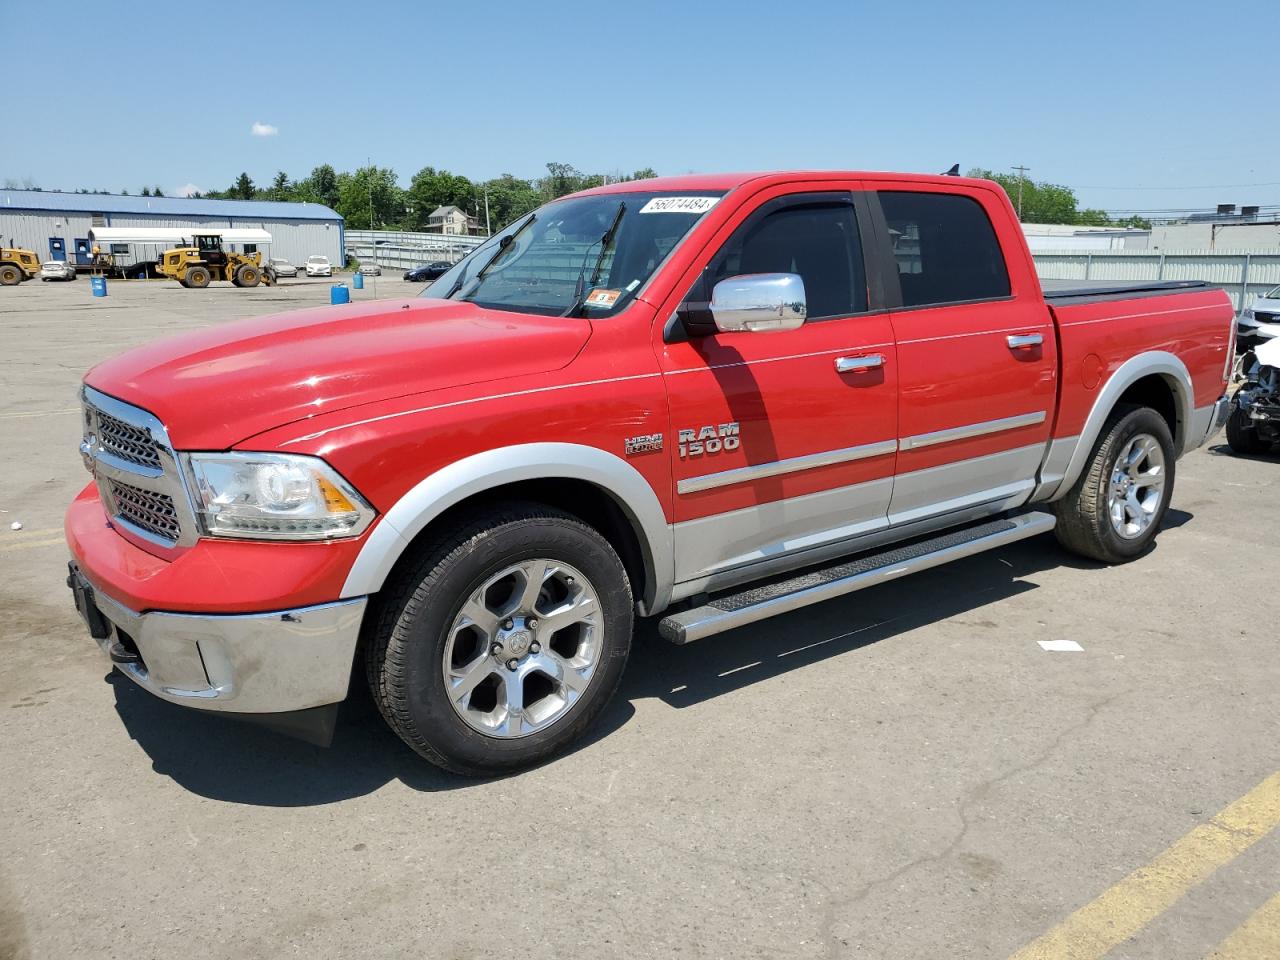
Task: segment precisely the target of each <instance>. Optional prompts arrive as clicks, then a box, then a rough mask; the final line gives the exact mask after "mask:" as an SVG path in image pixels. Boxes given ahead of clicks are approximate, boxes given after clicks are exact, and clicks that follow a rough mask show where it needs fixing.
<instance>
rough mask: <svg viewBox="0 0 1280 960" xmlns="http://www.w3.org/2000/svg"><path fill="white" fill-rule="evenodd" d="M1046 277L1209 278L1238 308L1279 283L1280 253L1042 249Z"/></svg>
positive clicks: (1038, 256)
mask: <svg viewBox="0 0 1280 960" xmlns="http://www.w3.org/2000/svg"><path fill="white" fill-rule="evenodd" d="M1033 256H1034V257H1035V261H1036V271H1037V272H1038V273H1039V274H1040V276H1041V278H1042V279H1045V280H1097V281H1100V282H1103V283H1105V282H1108V281H1116V282H1120V281H1126V280H1204V281H1206V282H1207V283H1214V284H1217V285H1219V286H1221V287H1222V288H1223V289H1224V290H1226V291H1227V293H1228V294H1229V295H1230V297H1231V301H1232V303H1234V304H1235V308H1236V310H1237V311H1239V310H1241V309H1243V308H1244V307H1247V306H1248V305H1249V304H1250V302H1251V301H1252V300H1253V298H1254V297H1255V296H1257V295H1258V294H1260V293H1262V292H1263V291H1264V290H1268V289H1270V288H1271V287H1275V286H1280V254H1276V253H1249V252H1247V251H1239V252H1234V253H1224V252H1223V251H1221V250H1171V251H1169V252H1168V253H1161V252H1160V251H1159V250H1133V251H1124V250H1116V251H1111V250H1106V251H1102V250H1098V251H1093V252H1084V251H1079V250H1071V251H1067V250H1064V251H1055V252H1037V253H1035V254H1034V255H1033Z"/></svg>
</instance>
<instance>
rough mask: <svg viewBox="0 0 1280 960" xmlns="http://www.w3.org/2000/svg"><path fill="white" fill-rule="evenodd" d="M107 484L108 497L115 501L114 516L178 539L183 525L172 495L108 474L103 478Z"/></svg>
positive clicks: (170, 538)
mask: <svg viewBox="0 0 1280 960" xmlns="http://www.w3.org/2000/svg"><path fill="white" fill-rule="evenodd" d="M106 485H107V486H108V487H110V489H111V500H112V502H113V503H114V504H115V507H116V516H117V517H119V518H120V519H121V520H126V521H128V522H129V523H132V524H133V525H134V526H136V527H141V528H142V529H143V530H146V531H147V532H148V533H151V534H154V535H155V536H157V537H159V538H160V539H162V540H168V541H170V542H172V543H177V542H178V537H180V536H181V535H182V525H181V523H179V521H178V508H177V506H176V505H175V504H174V502H173V497H171V496H169V495H168V494H167V493H157V492H156V491H154V490H144V489H142V488H141V487H135V486H133V485H132V484H129V483H124V482H123V481H120V480H112V479H110V478H108V479H107V480H106Z"/></svg>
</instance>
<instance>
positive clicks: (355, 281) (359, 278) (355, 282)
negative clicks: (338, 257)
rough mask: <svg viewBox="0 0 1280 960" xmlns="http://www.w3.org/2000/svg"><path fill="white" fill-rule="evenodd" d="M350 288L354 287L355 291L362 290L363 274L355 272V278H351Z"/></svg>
mask: <svg viewBox="0 0 1280 960" xmlns="http://www.w3.org/2000/svg"><path fill="white" fill-rule="evenodd" d="M351 286H353V287H355V288H356V289H357V290H363V289H364V274H363V273H361V272H360V271H359V270H357V271H356V273H355V276H353V277H352V278H351Z"/></svg>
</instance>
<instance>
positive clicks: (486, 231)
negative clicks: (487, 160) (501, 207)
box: [484, 181, 493, 237]
mask: <svg viewBox="0 0 1280 960" xmlns="http://www.w3.org/2000/svg"><path fill="white" fill-rule="evenodd" d="M484 235H485V236H486V237H489V236H493V231H492V230H490V229H489V183H488V181H486V182H485V185H484Z"/></svg>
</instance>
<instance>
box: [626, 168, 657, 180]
mask: <svg viewBox="0 0 1280 960" xmlns="http://www.w3.org/2000/svg"><path fill="white" fill-rule="evenodd" d="M657 175H658V171H657V170H655V169H653V167H641V168H640V169H639V170H637V171H636V172H635V173H633V174H631V176H630V177H628V178H627V179H628V180H652V179H653V178H654V177H656V176H657Z"/></svg>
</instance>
